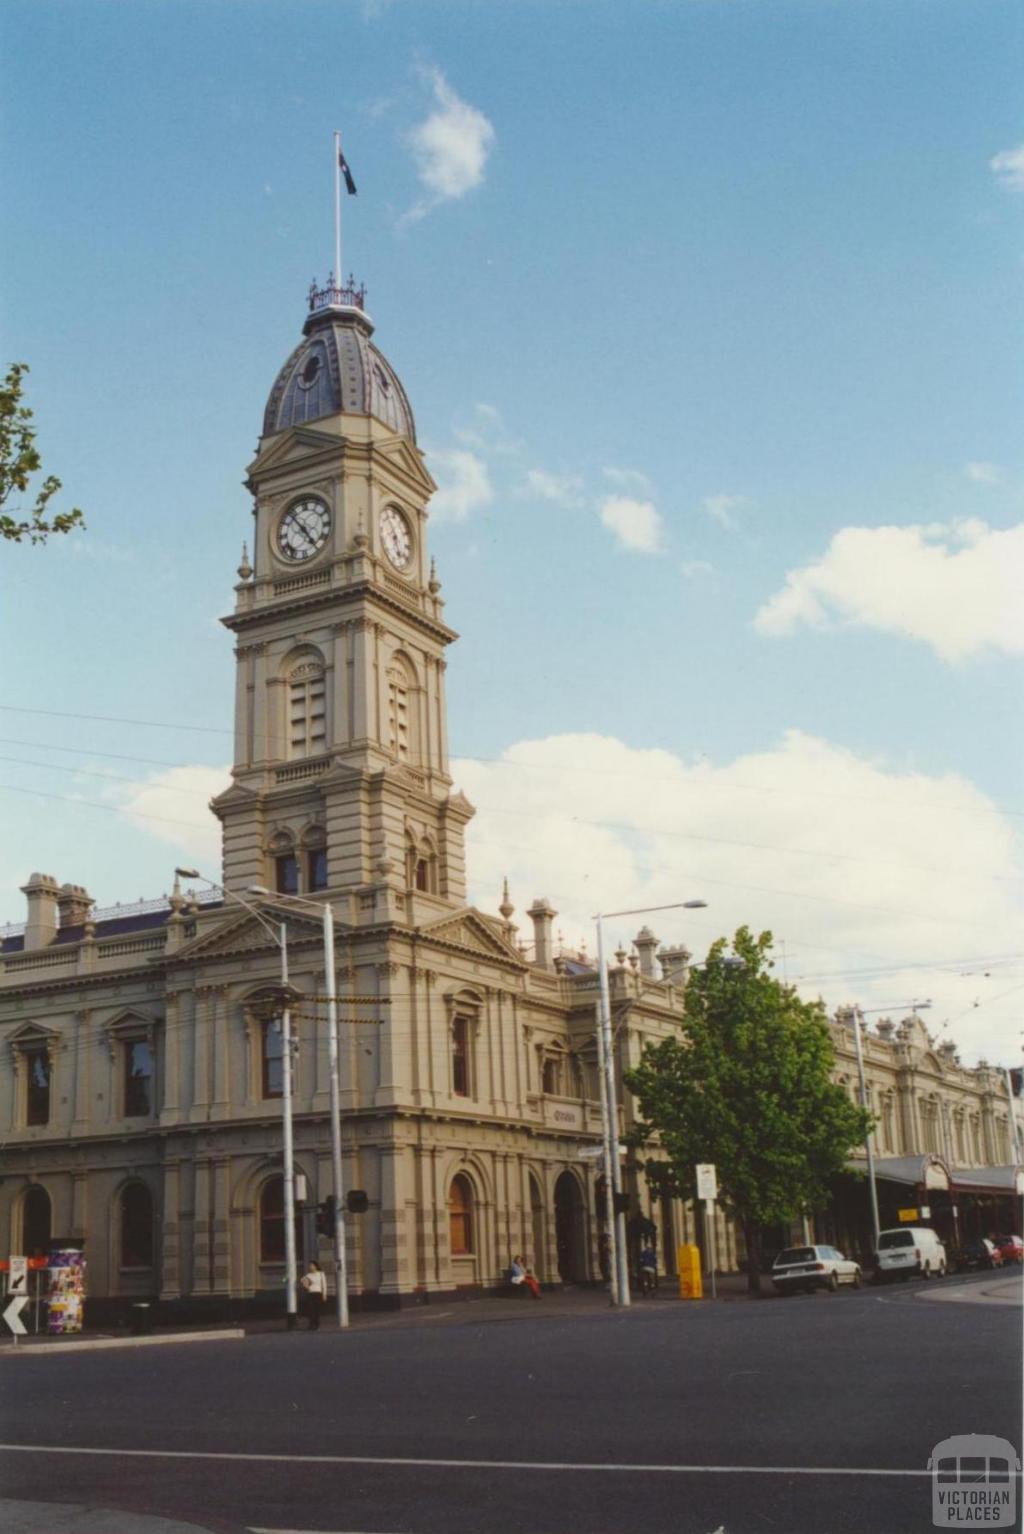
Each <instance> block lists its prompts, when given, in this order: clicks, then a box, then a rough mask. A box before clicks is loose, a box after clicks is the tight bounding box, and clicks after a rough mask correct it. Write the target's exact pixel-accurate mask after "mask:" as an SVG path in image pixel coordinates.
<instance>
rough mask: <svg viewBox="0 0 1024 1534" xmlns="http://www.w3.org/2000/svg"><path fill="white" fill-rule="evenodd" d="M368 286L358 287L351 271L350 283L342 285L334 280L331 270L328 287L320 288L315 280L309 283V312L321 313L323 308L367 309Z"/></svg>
mask: <svg viewBox="0 0 1024 1534" xmlns="http://www.w3.org/2000/svg"><path fill="white" fill-rule="evenodd" d="M365 308H366V288H365V286H364V287H358V288H357V287H356V279H355V277H354V276H353V275H352V274H351V273H349V279H348V283H347V284H345V285H340V286H339V284H338V283H336V282H335V280H334V273H333V272H331V274H330V276H329V277H328V279H327V285H326V287H322V288H318V287H317V285H316V283H315V282H311V283H310V285H309V312H310V314H319V312H320V310H321V309H365Z"/></svg>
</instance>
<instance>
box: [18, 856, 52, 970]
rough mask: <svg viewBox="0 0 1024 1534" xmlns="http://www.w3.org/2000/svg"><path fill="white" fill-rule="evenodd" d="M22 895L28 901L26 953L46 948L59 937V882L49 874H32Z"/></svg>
mask: <svg viewBox="0 0 1024 1534" xmlns="http://www.w3.org/2000/svg"><path fill="white" fill-rule="evenodd" d="M21 893H22V894H23V895H24V896H25V898H26V899H27V901H28V916H27V918H26V921H25V952H26V953H28V952H29V950H30V949H32V948H45V947H46V946H47V945H48V944H49V943H52V942H53V940H54V938H55V937H56V936H57V893H58V892H57V881H56V879H54V878H52V877H51V876H50V875H49V874H31V875H30V876H29V881H28V883H27V884H23V885H22V886H21Z"/></svg>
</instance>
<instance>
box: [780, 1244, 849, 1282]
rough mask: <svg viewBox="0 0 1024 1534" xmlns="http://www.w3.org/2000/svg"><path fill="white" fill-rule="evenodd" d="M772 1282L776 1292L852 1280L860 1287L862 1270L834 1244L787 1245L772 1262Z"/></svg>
mask: <svg viewBox="0 0 1024 1534" xmlns="http://www.w3.org/2000/svg"><path fill="white" fill-rule="evenodd" d="M772 1284H773V1286H774V1288H775V1292H776V1294H795V1293H797V1292H798V1291H801V1290H802V1291H803V1292H804V1293H806V1294H810V1292H811V1290H812V1289H830V1290H832V1291H833V1292H834V1291H835V1290H836V1289H838V1288H839V1285H840V1284H852V1285H853V1287H854V1289H859V1288H860V1284H861V1271H860V1268H859V1267H858V1266H857V1264H856V1263H855V1262H851V1261H850V1259H849V1258H848V1257H844V1256H843V1254H842V1252H837V1251H836V1249H835V1247H834V1246H788V1247H786V1249H785V1251H782V1252H780V1253H779V1255H778V1256H777V1257H776V1259H775V1261H774V1262H773V1263H772Z"/></svg>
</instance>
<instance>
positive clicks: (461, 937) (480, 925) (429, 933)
mask: <svg viewBox="0 0 1024 1534" xmlns="http://www.w3.org/2000/svg"><path fill="white" fill-rule="evenodd" d="M420 936H421V937H422V938H425V939H427V940H429V941H432V942H435V943H439V944H444V945H445V946H448V947H452V948H461V949H463V950H464V951H466V952H468V953H475V954H479V955H480V956H481V957H483V958H488V959H501V960H502V961H503V962H505V963H508V962H509V961H510V960H511V961H512V962H513V963H515V964H517V965H519V966H521V967H522V968H523V969H526V968H528V965H527V963H526V960H525V959H524V958H523V956H522V954H521V953H520V952H519V950H518V949H517V948H516V947H515V946H514V945H513V944H512V943H510V942H508V941H507V940H506V939H505V938H504V937H502V935H501V934H500V933H499V932H495V930H494V928H493V927H492V926H491V924H490V922H488V921H487V920H486V919H485V918H484V917H483V916H481V914H480V912H479V911H476V910H474V909H473V907H472V906H467V907H466V908H465V909H464V910H462V911H457V912H456V913H455V914H454V915H453V916H442V917H441V918H440V919H439V920H438V921H433V922H428V923H427V924H426V926H423V927H421V928H420Z"/></svg>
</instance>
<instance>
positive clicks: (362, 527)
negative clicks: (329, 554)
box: [352, 511, 370, 549]
mask: <svg viewBox="0 0 1024 1534" xmlns="http://www.w3.org/2000/svg"><path fill="white" fill-rule="evenodd" d="M369 541H370V540H369V538H367V536H366V523H365V521H364V520H363V513H362V511H360V513H359V520H358V521H357V523H356V535H355V537H354V538H353V539H352V546H353V548H357V549H365V548H366V546H367V544H368V543H369Z"/></svg>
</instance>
